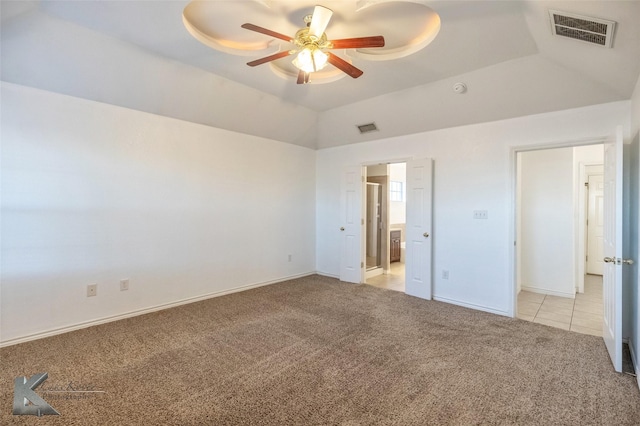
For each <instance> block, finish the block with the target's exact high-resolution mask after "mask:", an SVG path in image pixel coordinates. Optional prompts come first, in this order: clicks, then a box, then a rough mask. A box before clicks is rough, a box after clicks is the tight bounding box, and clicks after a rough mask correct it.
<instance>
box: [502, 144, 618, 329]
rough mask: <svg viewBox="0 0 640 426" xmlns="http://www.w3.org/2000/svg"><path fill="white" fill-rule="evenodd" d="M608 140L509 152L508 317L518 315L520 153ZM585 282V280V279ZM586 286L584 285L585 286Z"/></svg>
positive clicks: (573, 146)
mask: <svg viewBox="0 0 640 426" xmlns="http://www.w3.org/2000/svg"><path fill="white" fill-rule="evenodd" d="M606 140H607V136H599V137H594V138H586V139H575V140H565V141H557V142H542V143H539V144H530V145H521V146H512V147H511V148H510V150H509V176H510V178H509V182H510V187H509V194H510V197H511V200H510V202H509V206H510V207H509V209H510V212H509V217H510V218H511V220H509V240H508V242H507V244H508V245H509V271H508V273H509V277H511V280H512V283H511V285H510V286H509V294H508V297H509V300H510V301H511V303H510V304H509V311H508V312H507V314H508V316H510V317H512V318H515V316H516V314H517V308H518V270H519V269H518V251H519V246H518V235H517V230H518V224H517V222H518V220H517V219H518V217H517V215H518V211H519V209H518V206H517V202H518V185H519V182H518V153H522V152H530V151H541V150H547V149H556V148H575V147H578V146H587V145H598V144H604V143H605V142H606ZM574 260H575V259H574ZM583 269H584V267H583ZM583 282H584V278H583ZM583 285H584V284H583Z"/></svg>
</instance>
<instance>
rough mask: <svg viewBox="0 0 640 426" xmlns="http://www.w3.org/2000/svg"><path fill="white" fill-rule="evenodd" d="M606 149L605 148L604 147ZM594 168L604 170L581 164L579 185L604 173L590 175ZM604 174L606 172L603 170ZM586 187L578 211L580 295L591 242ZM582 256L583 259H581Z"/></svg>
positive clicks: (590, 163)
mask: <svg viewBox="0 0 640 426" xmlns="http://www.w3.org/2000/svg"><path fill="white" fill-rule="evenodd" d="M603 149H604V147H603ZM594 166H602V168H603V169H604V165H603V163H592V162H582V161H581V162H580V178H579V179H580V180H579V181H578V182H579V183H582V182H588V181H589V177H590V176H598V175H599V174H600V175H601V174H602V173H589V172H588V170H587V169H588V168H589V167H594ZM603 173H604V170H603ZM585 188H587V187H586V186H584V185H582V186H581V190H580V200H579V203H580V206H582V208H581V209H580V210H579V211H578V221H579V222H580V224H581V225H580V226H579V228H578V232H579V233H578V247H577V249H578V252H577V253H578V259H581V258H582V259H585V261H584V262H578V277H577V278H578V293H584V276H585V275H586V273H587V262H586V256H587V254H588V251H589V249H588V247H589V244H588V241H589V228H588V225H587V218H588V217H589V211H588V209H589V197H590V192H589V190H587V189H585ZM581 256H582V257H581Z"/></svg>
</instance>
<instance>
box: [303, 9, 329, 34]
mask: <svg viewBox="0 0 640 426" xmlns="http://www.w3.org/2000/svg"><path fill="white" fill-rule="evenodd" d="M331 15H333V10H331V9H327V8H326V7H324V6H316V7H315V9H313V16H312V17H311V25H310V26H309V34H311V35H313V36H316V37H318V38H320V37H322V34H324V30H326V29H327V25H329V20H330V19H331Z"/></svg>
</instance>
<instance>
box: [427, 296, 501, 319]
mask: <svg viewBox="0 0 640 426" xmlns="http://www.w3.org/2000/svg"><path fill="white" fill-rule="evenodd" d="M433 300H436V301H438V302H444V303H449V304H451V305H456V306H462V307H463V308H469V309H475V310H476V311H483V312H489V313H490V314H496V315H500V316H503V317H511V313H509V312H507V311H501V310H498V309H493V308H489V307H487V306H483V305H475V304H473V303H467V302H460V301H459V300H455V299H449V298H446V297H440V296H434V297H433Z"/></svg>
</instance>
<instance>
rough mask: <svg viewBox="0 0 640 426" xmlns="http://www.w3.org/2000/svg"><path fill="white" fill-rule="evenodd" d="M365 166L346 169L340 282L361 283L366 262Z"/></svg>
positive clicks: (341, 229)
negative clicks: (364, 254) (363, 231)
mask: <svg viewBox="0 0 640 426" xmlns="http://www.w3.org/2000/svg"><path fill="white" fill-rule="evenodd" d="M363 185H364V174H363V168H362V166H349V167H345V168H344V169H343V171H342V176H341V182H340V214H341V215H342V218H341V220H340V222H341V224H340V234H341V240H342V241H341V247H342V256H341V258H340V281H345V282H350V283H357V284H359V283H361V282H362V272H363V270H364V269H363V268H364V262H363V258H362V253H363V248H362V228H363V226H364V219H363V218H362V212H363V197H362V192H363V190H362V187H363Z"/></svg>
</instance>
